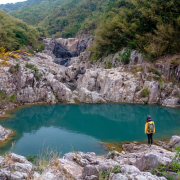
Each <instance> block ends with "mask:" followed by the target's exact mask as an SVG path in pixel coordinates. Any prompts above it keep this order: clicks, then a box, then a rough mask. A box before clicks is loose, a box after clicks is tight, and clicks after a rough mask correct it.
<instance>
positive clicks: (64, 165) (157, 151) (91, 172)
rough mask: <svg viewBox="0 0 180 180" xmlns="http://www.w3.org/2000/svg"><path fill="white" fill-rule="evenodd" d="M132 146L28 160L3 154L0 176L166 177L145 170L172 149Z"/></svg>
mask: <svg viewBox="0 0 180 180" xmlns="http://www.w3.org/2000/svg"><path fill="white" fill-rule="evenodd" d="M172 139H175V138H172ZM172 139H171V141H172ZM179 139H180V138H179ZM176 140H177V138H176ZM173 141H174V140H173ZM179 142H180V141H179ZM177 144H178V143H176V144H174V147H175V146H176V145H177ZM129 146H132V144H130V145H129ZM133 147H134V148H133V150H132V151H131V152H129V151H127V146H126V148H125V149H124V151H123V152H121V153H119V152H117V151H111V152H109V153H108V154H107V155H105V156H96V154H95V153H83V152H72V153H68V154H65V155H64V156H63V157H62V158H60V157H59V155H58V154H57V153H56V152H50V153H49V154H48V155H47V154H46V155H47V156H46V158H47V157H49V159H48V160H47V159H46V158H45V156H44V157H43V156H41V157H40V159H36V158H37V157H34V158H33V157H31V158H30V157H29V160H31V162H29V161H28V160H27V159H26V158H25V157H23V156H19V155H16V154H14V153H9V154H7V155H6V156H5V157H0V167H1V169H0V177H1V178H4V179H16V180H25V179H33V180H60V179H62V180H64V179H66V180H71V179H74V180H89V179H93V180H98V179H110V180H117V179H121V180H122V179H124V180H128V179H134V178H136V179H139V180H140V179H141V180H142V179H146V180H147V179H149V180H152V179H154V180H166V178H165V177H162V175H163V172H162V174H161V175H160V174H159V175H160V177H158V176H157V175H153V174H151V173H150V172H149V171H150V170H152V171H151V172H154V171H153V170H154V169H155V168H156V167H157V166H158V165H159V164H161V165H163V166H165V165H167V164H169V163H171V162H172V161H173V157H174V156H175V153H174V152H170V151H167V150H165V149H163V148H162V147H159V146H155V145H153V146H152V147H151V148H149V147H148V146H147V145H145V144H141V145H137V144H134V146H133ZM32 162H34V163H35V165H36V166H35V165H33V164H32ZM147 162H148V164H147ZM170 175H172V177H175V178H176V179H178V178H179V176H178V174H176V173H171V172H169V176H168V175H167V174H166V175H165V176H166V177H170Z"/></svg>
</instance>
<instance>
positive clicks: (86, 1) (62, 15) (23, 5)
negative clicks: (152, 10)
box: [0, 0, 116, 37]
mask: <svg viewBox="0 0 180 180" xmlns="http://www.w3.org/2000/svg"><path fill="white" fill-rule="evenodd" d="M115 2H116V0H27V1H25V2H20V3H15V4H8V5H0V8H2V9H4V10H5V11H7V12H9V13H10V14H11V15H12V16H14V17H16V18H19V19H22V20H23V21H24V22H26V23H28V24H30V25H36V26H39V27H44V28H45V29H46V30H47V32H48V34H49V35H54V37H73V36H75V35H76V34H77V33H79V32H82V33H94V30H95V29H96V28H97V26H98V24H99V22H100V19H101V16H102V14H103V13H105V12H107V11H109V10H110V9H111V8H112V7H113V6H114V4H115ZM41 32H42V31H41Z"/></svg>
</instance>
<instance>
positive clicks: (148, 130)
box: [145, 115, 155, 147]
mask: <svg viewBox="0 0 180 180" xmlns="http://www.w3.org/2000/svg"><path fill="white" fill-rule="evenodd" d="M154 133H155V124H154V121H152V119H151V116H150V115H149V116H148V117H147V120H146V124H145V134H147V137H148V144H149V147H151V145H152V144H153V134H154Z"/></svg>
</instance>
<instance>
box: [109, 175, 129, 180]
mask: <svg viewBox="0 0 180 180" xmlns="http://www.w3.org/2000/svg"><path fill="white" fill-rule="evenodd" d="M111 180H128V178H127V177H126V176H125V175H122V174H120V173H118V174H113V175H112V177H111Z"/></svg>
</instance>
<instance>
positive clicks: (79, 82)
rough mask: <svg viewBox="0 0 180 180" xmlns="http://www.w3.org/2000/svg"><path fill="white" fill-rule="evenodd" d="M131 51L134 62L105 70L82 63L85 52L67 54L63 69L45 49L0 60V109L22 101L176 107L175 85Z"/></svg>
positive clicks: (179, 92)
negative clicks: (41, 51) (69, 60)
mask: <svg viewBox="0 0 180 180" xmlns="http://www.w3.org/2000/svg"><path fill="white" fill-rule="evenodd" d="M132 53H134V56H132V59H133V60H134V61H135V59H136V60H137V61H136V63H137V64H136V65H134V63H133V62H132V61H131V63H132V65H131V63H130V64H129V65H120V67H117V68H111V69H104V68H103V67H102V64H98V63H95V64H92V63H90V62H88V61H86V58H87V56H88V52H84V53H81V55H80V56H79V57H74V58H71V62H70V63H69V66H68V67H65V66H61V65H58V64H56V63H54V59H53V57H52V56H49V55H47V54H45V53H37V54H36V55H35V56H32V57H31V56H28V55H22V56H21V58H19V60H18V61H17V60H15V59H13V58H11V59H9V61H8V64H5V65H4V64H3V61H2V60H0V64H2V65H1V67H0V76H1V78H0V92H1V93H3V94H4V96H3V97H7V98H4V99H2V98H1V105H0V109H1V111H3V110H8V109H13V108H14V107H16V106H17V105H20V104H26V103H42V102H44V103H56V102H67V103H75V100H79V101H80V102H84V103H106V102H117V103H142V104H161V105H164V106H172V107H179V106H180V86H179V84H178V83H176V84H175V83H173V82H170V81H167V80H166V76H165V75H164V74H161V73H160V72H159V71H157V69H155V68H154V67H152V65H151V64H148V63H141V64H139V63H140V62H141V56H139V54H137V53H135V52H132ZM137 57H139V60H138V58H137ZM138 62H139V63H138ZM176 75H177V76H178V74H176ZM5 99H6V101H5ZM4 101H5V102H4Z"/></svg>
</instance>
